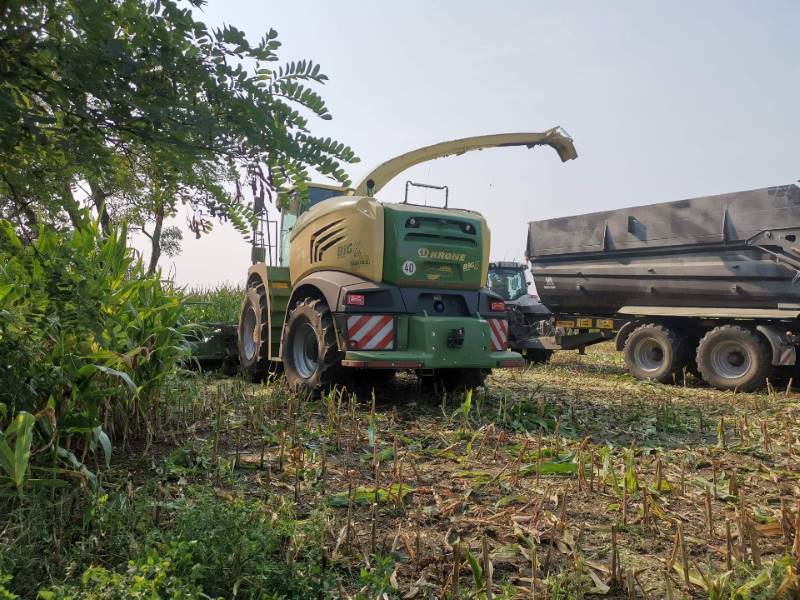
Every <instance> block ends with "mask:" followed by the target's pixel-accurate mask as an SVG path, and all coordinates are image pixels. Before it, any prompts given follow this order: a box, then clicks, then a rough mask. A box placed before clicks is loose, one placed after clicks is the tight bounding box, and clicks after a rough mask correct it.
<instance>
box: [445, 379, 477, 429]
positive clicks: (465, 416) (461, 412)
mask: <svg viewBox="0 0 800 600" xmlns="http://www.w3.org/2000/svg"><path fill="white" fill-rule="evenodd" d="M470 412H472V390H471V389H470V390H467V392H466V394H464V401H463V402H462V403H461V404H460V405H459V407H458V408H457V409H455V410H454V411H453V414H452V415H451V417H450V418H451V419H455V418H456V417H460V418H461V431H469V430H470V423H469V413H470Z"/></svg>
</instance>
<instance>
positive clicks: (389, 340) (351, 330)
mask: <svg viewBox="0 0 800 600" xmlns="http://www.w3.org/2000/svg"><path fill="white" fill-rule="evenodd" d="M347 339H348V342H349V347H350V348H353V349H354V350H394V317H392V316H391V315H353V316H351V317H347Z"/></svg>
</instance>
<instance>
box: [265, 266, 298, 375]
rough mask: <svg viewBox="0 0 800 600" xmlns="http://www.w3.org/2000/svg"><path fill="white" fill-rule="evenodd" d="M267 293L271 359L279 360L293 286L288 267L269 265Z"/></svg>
mask: <svg viewBox="0 0 800 600" xmlns="http://www.w3.org/2000/svg"><path fill="white" fill-rule="evenodd" d="M267 293H268V294H269V333H270V336H269V340H270V347H269V351H270V360H276V361H279V360H280V359H281V358H280V350H281V335H282V333H283V322H284V319H285V318H286V309H287V305H288V304H289V296H291V294H292V287H291V284H290V283H289V268H288V267H267Z"/></svg>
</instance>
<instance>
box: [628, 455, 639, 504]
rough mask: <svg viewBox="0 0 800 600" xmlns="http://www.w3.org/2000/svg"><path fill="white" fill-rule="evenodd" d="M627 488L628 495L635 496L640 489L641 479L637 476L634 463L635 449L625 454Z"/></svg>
mask: <svg viewBox="0 0 800 600" xmlns="http://www.w3.org/2000/svg"><path fill="white" fill-rule="evenodd" d="M625 487H627V488H628V493H629V494H633V493H635V492H636V491H637V490H638V489H639V479H638V477H637V476H636V463H635V462H634V455H633V448H630V449H628V451H627V452H626V453H625Z"/></svg>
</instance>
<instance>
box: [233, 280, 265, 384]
mask: <svg viewBox="0 0 800 600" xmlns="http://www.w3.org/2000/svg"><path fill="white" fill-rule="evenodd" d="M238 338H239V343H238V346H239V366H240V367H239V368H240V370H241V372H242V374H243V375H244V376H245V377H247V378H248V379H249V380H250V381H253V382H256V381H261V380H263V379H264V378H265V377H266V376H267V374H268V373H269V371H270V360H269V304H268V301H267V291H266V289H264V284H263V283H261V282H260V281H258V282H257V283H251V284H249V285H248V286H247V290H246V291H245V297H244V301H243V302H242V309H241V311H240V314H239V329H238Z"/></svg>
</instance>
